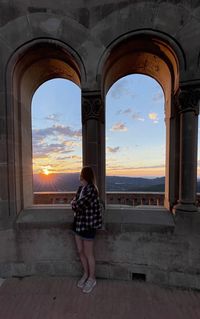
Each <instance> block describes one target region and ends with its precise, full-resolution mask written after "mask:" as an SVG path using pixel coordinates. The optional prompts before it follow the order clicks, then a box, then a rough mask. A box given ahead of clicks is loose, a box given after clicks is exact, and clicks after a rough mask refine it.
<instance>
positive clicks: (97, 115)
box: [82, 91, 105, 201]
mask: <svg viewBox="0 0 200 319" xmlns="http://www.w3.org/2000/svg"><path fill="white" fill-rule="evenodd" d="M82 127H83V131H82V132H83V165H90V166H92V167H93V169H94V171H95V174H96V179H97V186H98V188H99V193H100V197H101V199H102V200H103V201H105V109H104V101H103V99H102V96H101V92H100V91H83V92H82Z"/></svg>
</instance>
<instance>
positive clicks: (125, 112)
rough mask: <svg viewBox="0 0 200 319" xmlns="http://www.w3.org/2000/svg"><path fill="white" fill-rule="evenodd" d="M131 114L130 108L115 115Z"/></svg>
mask: <svg viewBox="0 0 200 319" xmlns="http://www.w3.org/2000/svg"><path fill="white" fill-rule="evenodd" d="M131 112H132V110H131V108H128V109H125V110H119V111H118V112H117V114H130V113H131Z"/></svg>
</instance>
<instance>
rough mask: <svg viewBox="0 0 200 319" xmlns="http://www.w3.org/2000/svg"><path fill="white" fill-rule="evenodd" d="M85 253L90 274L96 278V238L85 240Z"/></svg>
mask: <svg viewBox="0 0 200 319" xmlns="http://www.w3.org/2000/svg"><path fill="white" fill-rule="evenodd" d="M83 249H84V255H85V256H86V258H87V263H88V268H89V269H88V271H89V273H88V275H89V277H90V278H92V279H95V257H94V240H83Z"/></svg>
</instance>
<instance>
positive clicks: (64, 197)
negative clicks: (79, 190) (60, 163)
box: [34, 192, 164, 206]
mask: <svg viewBox="0 0 200 319" xmlns="http://www.w3.org/2000/svg"><path fill="white" fill-rule="evenodd" d="M74 195H75V192H35V193H34V204H35V205H41V204H42V205H45V204H46V205H49V204H53V205H54V204H70V202H71V200H72V198H73V197H74ZM106 201H107V204H114V205H117V204H119V205H130V206H139V205H148V206H149V205H153V206H163V203H164V193H162V192H154V193H152V192H107V193H106Z"/></svg>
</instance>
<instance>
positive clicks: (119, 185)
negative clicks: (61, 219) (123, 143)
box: [33, 173, 165, 192]
mask: <svg viewBox="0 0 200 319" xmlns="http://www.w3.org/2000/svg"><path fill="white" fill-rule="evenodd" d="M164 184H165V178H164V177H157V178H153V179H149V178H140V177H139V178H138V177H137V178H136V177H122V176H107V177H106V190H107V191H130V192H131V191H149V192H151V191H153V192H159V191H161V192H163V191H164ZM79 185H80V182H79V174H78V173H71V174H64V173H63V174H51V175H47V176H46V175H43V174H34V175H33V190H34V192H66V191H76V190H77V188H78V186H79Z"/></svg>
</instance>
